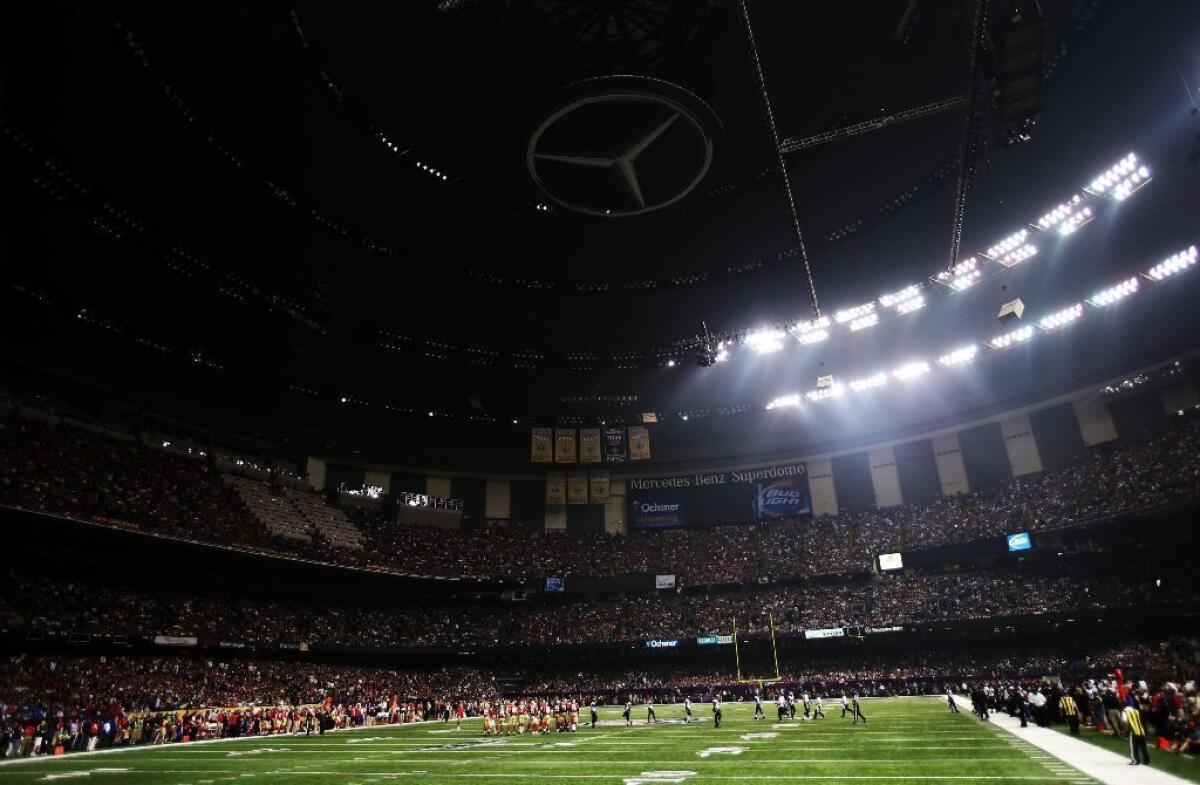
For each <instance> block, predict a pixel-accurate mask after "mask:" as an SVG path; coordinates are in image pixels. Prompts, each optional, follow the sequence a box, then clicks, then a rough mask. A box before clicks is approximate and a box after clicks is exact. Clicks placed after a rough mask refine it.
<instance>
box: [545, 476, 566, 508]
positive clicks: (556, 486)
mask: <svg viewBox="0 0 1200 785" xmlns="http://www.w3.org/2000/svg"><path fill="white" fill-rule="evenodd" d="M566 503H567V475H566V472H546V504H566Z"/></svg>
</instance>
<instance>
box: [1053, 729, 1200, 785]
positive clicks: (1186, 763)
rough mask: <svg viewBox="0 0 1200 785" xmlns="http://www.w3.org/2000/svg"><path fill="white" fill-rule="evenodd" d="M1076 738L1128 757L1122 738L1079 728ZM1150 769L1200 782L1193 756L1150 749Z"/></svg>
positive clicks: (1126, 743) (1197, 762)
mask: <svg viewBox="0 0 1200 785" xmlns="http://www.w3.org/2000/svg"><path fill="white" fill-rule="evenodd" d="M1053 727H1054V730H1056V731H1058V732H1059V733H1063V734H1067V735H1070V731H1068V730H1067V727H1066V726H1065V725H1055V726H1053ZM1076 738H1078V739H1081V740H1083V741H1086V742H1088V743H1089V744H1095V745H1096V746H1097V747H1103V748H1104V749H1106V750H1111V751H1112V752H1115V753H1117V754H1118V755H1121V756H1124V757H1126V758H1128V757H1129V741H1128V740H1127V739H1126V738H1125V737H1124V736H1121V737H1119V738H1117V737H1113V736H1109V735H1106V734H1103V733H1098V732H1097V731H1095V730H1094V729H1092V728H1081V729H1080V730H1079V735H1078V736H1077V737H1076ZM1153 743H1154V740H1153V739H1147V744H1153ZM1150 767H1151V768H1155V769H1159V770H1161V771H1165V772H1167V773H1168V774H1174V775H1175V776H1177V777H1183V778H1184V779H1189V780H1191V781H1192V782H1200V759H1197V758H1196V756H1195V755H1172V754H1171V753H1169V752H1163V751H1162V750H1157V749H1155V748H1154V747H1150Z"/></svg>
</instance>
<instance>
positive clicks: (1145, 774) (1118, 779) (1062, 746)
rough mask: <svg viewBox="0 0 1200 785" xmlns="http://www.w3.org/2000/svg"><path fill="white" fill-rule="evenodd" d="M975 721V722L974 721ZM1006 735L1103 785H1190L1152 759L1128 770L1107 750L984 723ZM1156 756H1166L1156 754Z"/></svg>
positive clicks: (1001, 717) (995, 721) (1001, 721)
mask: <svg viewBox="0 0 1200 785" xmlns="http://www.w3.org/2000/svg"><path fill="white" fill-rule="evenodd" d="M954 700H955V701H956V702H957V703H958V705H959V706H960V707H962V708H963V709H965V710H966V711H970V710H971V701H969V700H967V699H966V698H963V697H961V696H958V695H955V696H954ZM977 721H978V720H977ZM988 724H990V725H993V726H995V727H997V728H999V729H1001V730H1004V731H1007V732H1008V733H1010V734H1012V735H1013V736H1015V737H1016V738H1018V739H1020V740H1021V741H1024V742H1028V743H1029V744H1032V745H1033V746H1035V747H1038V748H1039V749H1042V750H1045V751H1046V752H1048V753H1050V754H1051V755H1053V756H1054V757H1056V758H1058V759H1059V760H1060V761H1062V762H1063V763H1066V764H1067V765H1069V766H1074V767H1075V768H1076V769H1079V770H1080V771H1081V772H1083V773H1084V774H1086V775H1088V776H1089V777H1092V778H1094V779H1096V780H1098V781H1100V782H1102V783H1104V785H1194V783H1192V782H1191V781H1190V780H1185V779H1184V778H1182V777H1177V776H1176V775H1174V774H1168V773H1167V772H1165V771H1160V770H1159V769H1156V768H1154V765H1153V761H1154V758H1153V757H1152V758H1151V759H1150V760H1151V765H1149V766H1130V765H1129V759H1128V758H1126V757H1124V756H1122V755H1118V754H1117V753H1115V752H1112V751H1111V750H1106V749H1104V748H1103V747H1098V746H1096V745H1095V744H1089V743H1088V742H1086V741H1082V740H1080V739H1075V738H1072V737H1070V736H1067V735H1065V734H1062V733H1059V732H1058V731H1056V730H1052V729H1050V728H1039V727H1037V726H1036V725H1032V724H1031V725H1030V726H1029V727H1027V728H1022V727H1021V721H1020V720H1018V719H1017V718H1015V717H1010V716H1008V715H1007V714H1003V713H1000V712H996V713H993V714H992V715H991V721H990V722H989V723H988ZM1159 754H1160V755H1163V754H1166V753H1162V752H1160V753H1159Z"/></svg>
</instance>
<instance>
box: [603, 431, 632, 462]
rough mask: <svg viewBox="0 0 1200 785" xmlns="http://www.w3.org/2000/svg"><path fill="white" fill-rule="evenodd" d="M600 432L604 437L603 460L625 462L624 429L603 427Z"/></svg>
mask: <svg viewBox="0 0 1200 785" xmlns="http://www.w3.org/2000/svg"><path fill="white" fill-rule="evenodd" d="M602 433H603V438H604V462H605V463H625V461H626V460H627V455H626V450H625V429H624V428H605V429H604V430H603V432H602Z"/></svg>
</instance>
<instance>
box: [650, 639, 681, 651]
mask: <svg viewBox="0 0 1200 785" xmlns="http://www.w3.org/2000/svg"><path fill="white" fill-rule="evenodd" d="M678 647H679V641H678V640H655V641H646V648H647V649H675V648H678Z"/></svg>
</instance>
